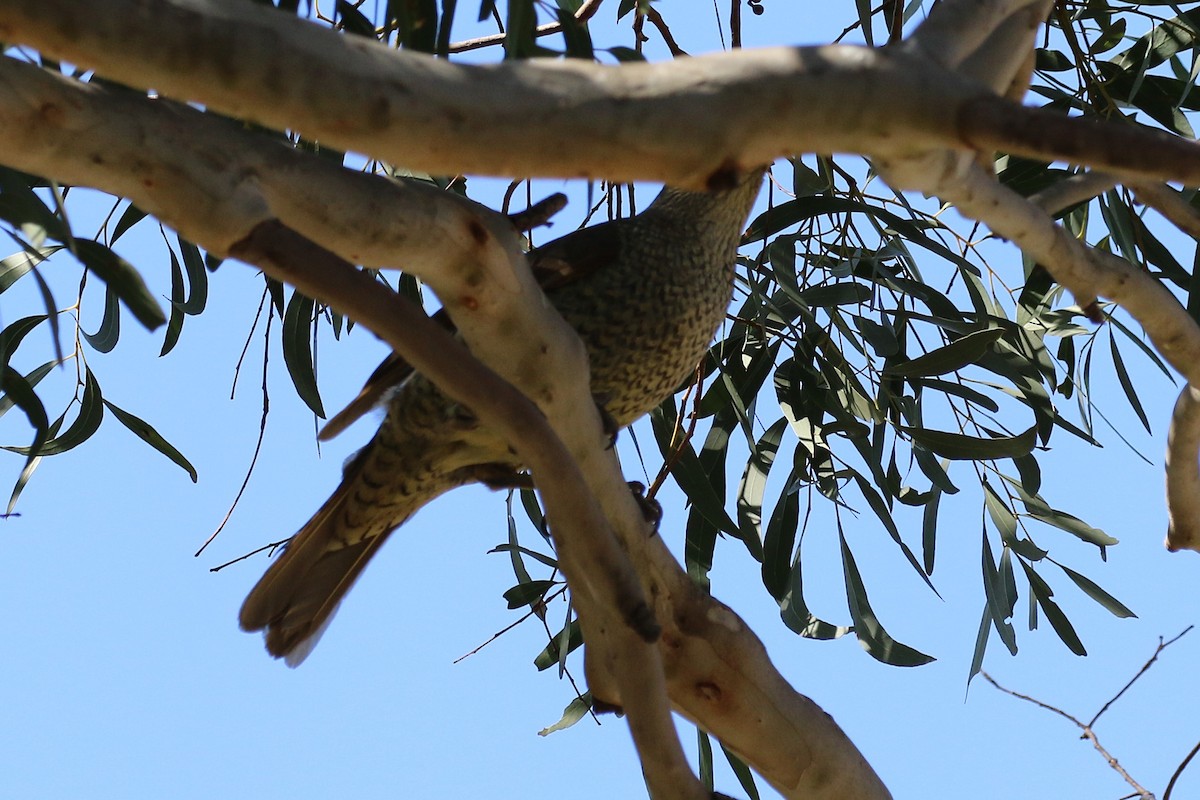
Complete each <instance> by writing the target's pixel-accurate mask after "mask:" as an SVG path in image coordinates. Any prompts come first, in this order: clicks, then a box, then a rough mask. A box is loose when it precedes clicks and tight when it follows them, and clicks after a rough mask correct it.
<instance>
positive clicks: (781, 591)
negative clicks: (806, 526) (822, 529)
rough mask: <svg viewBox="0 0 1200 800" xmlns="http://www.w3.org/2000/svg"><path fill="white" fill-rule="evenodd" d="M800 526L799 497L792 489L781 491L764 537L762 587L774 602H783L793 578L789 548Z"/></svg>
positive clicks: (790, 487)
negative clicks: (781, 494) (781, 493)
mask: <svg viewBox="0 0 1200 800" xmlns="http://www.w3.org/2000/svg"><path fill="white" fill-rule="evenodd" d="M799 525H800V493H799V491H798V490H797V489H796V488H795V487H794V486H789V487H788V489H787V490H785V491H784V493H783V497H781V498H779V502H778V503H776V504H775V510H774V511H772V512H771V520H770V522H768V523H767V533H766V536H765V537H763V560H762V580H763V586H766V587H767V591H768V592H770V594H771V596H772V597H774V598H775V599H776V600H779V601H781V602H782V601H783V600H784V599H785V597H786V595H787V592H788V588H789V585H790V579H791V577H792V571H793V567H792V561H793V559H792V548H793V547H794V546H795V544H796V530H797V528H798V527H799Z"/></svg>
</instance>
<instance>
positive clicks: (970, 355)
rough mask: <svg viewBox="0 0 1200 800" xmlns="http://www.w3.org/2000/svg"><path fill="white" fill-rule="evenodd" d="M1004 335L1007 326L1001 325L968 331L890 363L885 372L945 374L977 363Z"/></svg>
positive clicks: (909, 375) (897, 373)
mask: <svg viewBox="0 0 1200 800" xmlns="http://www.w3.org/2000/svg"><path fill="white" fill-rule="evenodd" d="M1003 335H1004V330H1003V329H1002V328H988V329H986V330H982V331H976V332H975V333H969V334H967V335H966V336H963V337H962V338H960V339H956V340H955V341H953V342H951V343H950V344H948V345H945V346H944V347H939V348H937V349H936V350H930V351H929V352H928V353H925V354H924V355H921V356H918V357H916V358H914V359H913V360H912V361H907V362H904V363H903V364H896V365H895V366H891V367H888V368H887V369H885V370H884V371H883V372H884V374H885V375H899V376H901V377H905V378H908V377H922V378H927V377H930V376H934V375H945V374H946V373H948V372H955V371H957V370H960V369H962V368H963V367H966V366H968V365H970V364H974V363H975V362H976V361H978V360H979V359H980V358H982V357H983V354H984V353H986V352H988V350H989V349H991V346H992V345H993V344H994V343H995V342H996V341H997V340H998V339H999V338H1000V337H1001V336H1003Z"/></svg>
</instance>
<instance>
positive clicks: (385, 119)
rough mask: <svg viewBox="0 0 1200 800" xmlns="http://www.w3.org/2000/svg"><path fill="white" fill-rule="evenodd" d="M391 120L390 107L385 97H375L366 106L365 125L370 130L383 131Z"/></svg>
mask: <svg viewBox="0 0 1200 800" xmlns="http://www.w3.org/2000/svg"><path fill="white" fill-rule="evenodd" d="M391 119H392V106H391V103H389V102H388V99H387V98H386V97H383V96H380V97H376V98H375V99H374V100H372V101H371V102H370V103H369V104H368V105H367V125H369V126H370V127H371V129H372V130H377V131H381V130H383V129H384V128H386V127H387V126H388V123H389V122H391Z"/></svg>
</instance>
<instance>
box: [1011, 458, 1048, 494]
mask: <svg viewBox="0 0 1200 800" xmlns="http://www.w3.org/2000/svg"><path fill="white" fill-rule="evenodd" d="M1013 464H1015V465H1016V467H1017V474H1018V475H1020V476H1021V488H1022V489H1024V490H1025V492H1027V493H1028V494H1031V495H1035V494H1037V493H1038V491H1039V490H1040V489H1041V488H1042V468H1041V467H1040V466H1039V465H1038V462H1037V459H1036V458H1035V457H1034V456H1033V454H1032V453H1030V454H1029V455H1026V456H1018V457H1016V458H1014V459H1013Z"/></svg>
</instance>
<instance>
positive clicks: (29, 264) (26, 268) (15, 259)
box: [0, 245, 63, 292]
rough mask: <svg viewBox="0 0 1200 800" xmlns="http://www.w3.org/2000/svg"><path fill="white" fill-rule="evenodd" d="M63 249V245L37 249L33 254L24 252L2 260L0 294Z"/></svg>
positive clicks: (0, 266) (0, 264)
mask: <svg viewBox="0 0 1200 800" xmlns="http://www.w3.org/2000/svg"><path fill="white" fill-rule="evenodd" d="M62 249H63V248H62V245H54V246H50V247H45V246H43V247H35V248H33V249H32V252H27V251H24V250H22V251H21V252H19V253H13V254H12V255H11V256H9V257H8V258H4V259H0V292H4V291H6V290H7V289H8V288H9V287H10V286H12V285H13V284H14V283H16V282H17V281H18V280H20V279H21V278H22V277H24V276H25V275H28V274H29V272H30V270H32V269H34V268H35V267H36V266H37V265H38V264H40V263H42V262H43V261H45V260H46V259H47V258H49V257H50V256H51V255H53V254H54V253H57V252H58V251H59V250H62Z"/></svg>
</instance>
